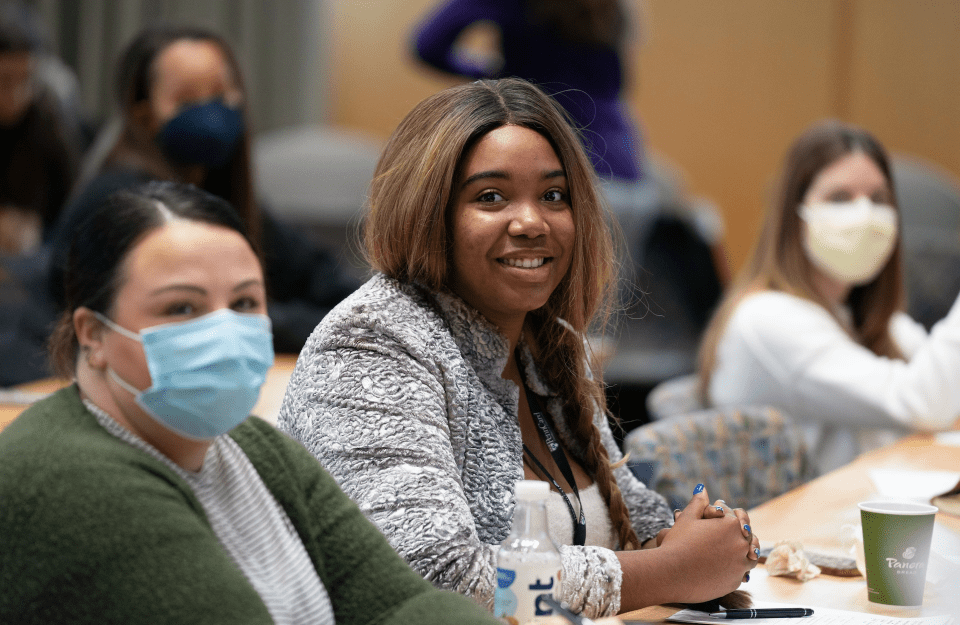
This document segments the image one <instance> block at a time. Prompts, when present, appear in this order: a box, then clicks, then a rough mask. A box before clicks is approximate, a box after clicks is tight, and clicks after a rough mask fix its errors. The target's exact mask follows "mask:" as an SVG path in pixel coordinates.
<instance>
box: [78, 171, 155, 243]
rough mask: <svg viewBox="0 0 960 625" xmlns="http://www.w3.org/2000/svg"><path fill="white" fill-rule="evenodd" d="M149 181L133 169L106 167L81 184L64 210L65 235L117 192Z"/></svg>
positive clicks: (144, 175)
mask: <svg viewBox="0 0 960 625" xmlns="http://www.w3.org/2000/svg"><path fill="white" fill-rule="evenodd" d="M150 180H151V177H150V176H148V175H147V174H145V173H143V172H139V171H136V170H133V169H125V168H119V167H108V168H106V169H103V170H101V171H100V172H99V173H98V174H97V175H96V176H94V177H93V178H91V179H90V180H88V181H87V182H86V183H85V184H83V186H82V187H81V188H80V191H79V193H78V194H77V195H76V196H75V197H74V198H73V199H72V200H71V201H70V203H69V204H67V206H66V208H65V209H64V211H63V216H64V218H65V219H67V227H66V230H67V231H66V232H65V234H66V235H67V236H70V234H72V230H73V228H74V227H75V226H76V225H78V224H79V223H80V222H81V221H82V220H83V219H84V218H85V217H86V216H87V215H89V214H90V213H92V212H93V211H94V210H95V209H96V208H97V207H98V206H100V205H101V204H103V203H104V202H105V201H107V198H109V197H110V196H111V195H113V194H114V193H116V192H117V191H122V190H124V189H132V188H134V187H137V186H139V185H141V184H144V183H146V182H149V181H150Z"/></svg>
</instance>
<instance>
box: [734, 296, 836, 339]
mask: <svg viewBox="0 0 960 625" xmlns="http://www.w3.org/2000/svg"><path fill="white" fill-rule="evenodd" d="M815 328H823V329H829V330H831V331H836V332H840V333H843V328H841V327H840V324H839V323H838V322H837V320H836V319H835V318H834V317H833V316H832V315H831V314H830V313H829V312H828V311H827V310H826V309H825V308H824V307H823V306H821V305H819V304H817V303H816V302H812V301H810V300H808V299H804V298H802V297H798V296H796V295H790V294H789V293H783V292H780V291H760V292H758V293H752V294H749V295H747V296H745V297H744V298H743V299H742V300H741V301H740V303H739V304H737V307H736V308H735V309H734V311H733V314H732V315H731V316H730V322H729V325H728V328H727V332H726V334H727V335H730V334H737V333H741V332H745V331H749V332H751V333H754V334H760V335H765V334H768V333H774V334H778V335H779V334H783V333H784V332H788V331H789V332H797V331H800V330H811V329H815Z"/></svg>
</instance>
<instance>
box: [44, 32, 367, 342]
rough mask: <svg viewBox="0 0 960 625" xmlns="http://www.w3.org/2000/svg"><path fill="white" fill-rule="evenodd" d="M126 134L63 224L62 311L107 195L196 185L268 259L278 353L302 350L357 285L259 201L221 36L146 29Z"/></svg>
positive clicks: (131, 63) (129, 64) (57, 293)
mask: <svg viewBox="0 0 960 625" xmlns="http://www.w3.org/2000/svg"><path fill="white" fill-rule="evenodd" d="M118 69H119V71H118V80H117V96H118V98H119V103H120V107H119V108H120V111H121V118H122V119H121V126H120V132H119V136H118V137H117V138H116V139H115V141H114V142H113V143H112V145H108V146H106V150H104V151H105V153H106V156H105V157H104V158H103V161H102V163H99V165H98V166H95V167H88V168H87V169H88V171H90V170H92V172H93V173H92V174H90V175H89V177H88V178H87V179H86V180H85V181H82V182H81V184H80V185H78V188H79V192H78V193H77V194H76V195H75V196H74V197H73V199H72V201H71V202H70V203H69V204H68V206H67V207H66V209H65V210H64V212H63V214H62V216H61V218H60V219H59V221H58V223H57V224H56V226H55V232H54V235H53V242H54V245H53V258H52V261H51V266H50V279H49V284H50V289H51V294H52V296H53V298H54V300H55V301H56V302H58V303H59V304H60V305H61V306H62V298H63V294H62V288H63V286H62V285H63V278H62V275H63V265H64V261H65V260H66V259H65V256H64V255H65V249H66V245H65V243H66V242H67V241H68V240H69V237H70V236H71V235H72V233H73V231H74V230H75V228H76V225H77V224H78V223H79V222H80V220H81V219H83V218H84V217H85V216H86V215H87V214H89V213H90V211H91V210H93V208H94V207H96V206H97V205H99V204H100V203H101V202H102V201H103V200H104V199H105V198H106V197H107V196H109V195H110V194H111V193H113V192H114V191H117V190H119V189H127V188H131V187H134V186H137V185H139V184H142V183H144V182H147V181H150V180H172V181H177V182H187V183H191V184H194V185H196V186H198V187H200V188H202V189H204V190H206V191H209V192H211V193H213V194H215V195H217V196H219V197H221V198H223V199H225V200H227V201H228V202H230V203H231V204H232V205H233V206H234V207H235V208H236V209H237V211H238V212H239V213H240V215H241V217H242V218H243V220H244V222H245V224H246V226H247V229H248V231H249V232H250V233H251V237H252V240H253V241H254V243H255V245H257V247H258V252H259V253H260V255H261V256H262V258H263V261H264V265H265V268H266V274H267V291H268V294H269V296H270V298H271V299H270V316H271V318H272V321H273V327H274V347H275V349H276V350H277V351H278V352H287V353H296V352H298V351H299V350H300V348H301V347H302V345H303V343H304V341H305V340H306V338H307V336H309V334H310V332H311V331H313V328H314V327H315V326H316V324H317V323H318V322H319V321H320V319H322V318H323V316H324V315H325V314H326V312H327V311H328V310H329V309H330V308H332V307H333V306H334V305H336V304H337V303H338V302H339V301H340V300H341V299H342V298H343V297H345V296H346V295H348V294H349V293H351V292H352V291H353V290H354V288H356V286H357V283H356V282H355V281H354V279H353V278H352V277H350V276H349V275H348V274H347V273H346V272H344V271H343V270H342V269H340V268H339V267H338V264H337V260H336V258H335V257H334V256H333V255H332V254H330V253H328V252H327V251H325V250H322V249H320V248H318V247H317V246H316V245H315V244H314V243H312V242H310V241H308V240H307V239H305V238H303V237H302V236H300V235H299V234H298V233H296V232H294V231H293V230H292V229H290V228H288V227H285V226H284V225H283V224H281V223H279V222H278V221H277V220H275V219H274V218H272V217H271V216H270V215H269V213H268V212H266V211H265V210H264V209H263V207H261V206H259V205H258V204H257V201H256V195H255V192H254V189H253V180H252V172H251V166H250V134H251V131H250V127H249V124H248V121H247V120H248V116H247V115H246V112H245V99H244V93H245V92H244V87H243V82H242V77H241V75H240V71H239V66H238V65H237V62H236V59H235V58H234V56H233V54H232V52H231V50H230V47H229V45H228V44H227V43H226V41H225V40H223V39H222V38H221V37H220V36H218V35H216V34H214V33H212V32H210V31H208V30H205V29H202V28H196V27H185V26H157V27H148V28H147V29H145V30H144V31H142V32H141V33H140V34H139V35H138V36H137V37H136V38H135V39H134V40H133V42H132V43H131V44H130V45H129V46H128V47H127V49H126V51H125V52H124V53H123V54H122V56H121V58H120V63H119V68H118Z"/></svg>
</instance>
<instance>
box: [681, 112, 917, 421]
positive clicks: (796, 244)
mask: <svg viewBox="0 0 960 625" xmlns="http://www.w3.org/2000/svg"><path fill="white" fill-rule="evenodd" d="M854 152H860V153H863V154H865V155H866V156H867V157H869V158H870V159H871V160H872V161H873V162H874V163H875V164H876V165H877V167H879V168H880V171H881V172H883V175H884V177H885V178H886V180H887V186H888V187H889V189H890V195H891V200H890V203H891V204H893V205H894V208H897V207H896V195H895V193H894V188H893V177H892V175H891V170H890V160H889V158H888V156H887V153H886V151H885V150H884V148H883V146H882V145H881V144H880V142H879V141H877V139H876V138H875V137H874V136H873V135H871V134H870V133H869V132H867V131H866V130H864V129H862V128H858V127H857V126H853V125H850V124H845V123H843V122H839V121H836V120H826V121H823V122H820V123H817V124H814V125H813V126H811V127H810V128H808V129H807V130H806V131H805V132H804V133H803V134H802V135H800V137H798V138H797V139H796V141H795V142H794V143H793V145H792V146H791V148H790V150H789V151H788V152H787V156H786V159H785V161H784V165H783V171H782V173H781V176H780V180H779V184H778V188H777V195H776V199H775V202H774V203H773V204H771V205H770V208H769V209H768V210H767V213H766V217H765V219H764V223H763V228H762V230H761V232H760V236H759V238H758V239H757V241H756V243H755V245H754V248H753V251H752V253H751V255H750V258H749V259H748V261H747V263H746V265H745V266H744V268H743V269H742V270H741V272H740V274H739V275H738V276H737V278H736V280H735V281H734V282H733V284H732V285H731V287H730V289H729V290H728V292H727V295H726V296H725V297H724V299H723V301H722V302H721V303H720V306H719V307H718V309H717V311H716V313H715V314H714V316H713V318H712V319H711V321H710V323H709V325H708V326H707V329H706V331H705V333H704V338H703V342H702V343H701V347H700V357H699V375H700V391H701V394H702V396H703V399H704V400H705V401H707V402H709V386H710V377H711V375H712V373H713V370H714V368H715V367H716V364H717V362H716V359H717V347H718V345H719V343H720V339H721V338H722V337H723V333H724V331H725V330H726V327H727V323H728V322H729V320H730V317H731V316H732V315H733V312H734V310H736V308H737V305H738V304H739V303H740V301H741V300H742V299H743V298H744V297H746V296H747V295H749V294H751V293H755V292H757V291H764V290H771V291H782V292H784V293H789V294H791V295H795V296H797V297H802V298H804V299H808V300H810V301H813V302H816V303H817V304H820V305H821V306H823V307H824V308H825V309H826V310H827V311H828V312H830V314H831V315H833V316H834V317H836V316H837V315H836V311H835V310H833V307H832V306H830V304H829V303H828V302H827V301H826V300H825V299H824V298H823V296H821V295H820V294H819V292H818V291H817V289H816V287H815V286H814V283H813V271H812V268H813V266H812V264H811V263H810V261H809V260H808V259H807V256H806V253H805V252H804V250H803V245H802V241H801V234H802V226H801V220H800V216H799V213H798V210H797V209H798V208H799V207H800V205H801V204H802V203H803V198H804V196H805V195H806V193H807V190H808V189H809V188H810V185H811V184H812V183H813V181H814V179H815V178H816V177H817V175H818V174H819V173H820V172H821V171H823V170H824V169H826V168H827V167H829V166H830V165H832V164H833V163H835V162H836V161H838V160H839V159H841V158H843V157H844V156H847V155H849V154H851V153H854ZM897 213H898V215H899V209H898V210H897ZM901 272H902V260H901V251H900V246H899V245H897V247H896V248H895V250H894V252H893V255H892V256H891V257H890V260H889V261H888V262H887V264H886V266H885V267H884V268H883V270H882V271H881V272H880V274H879V275H878V276H877V277H876V278H874V279H873V280H872V281H871V282H869V283H868V284H865V285H862V286H858V287H854V288H853V289H852V290H851V292H850V295H849V296H848V298H847V304H849V306H850V309H851V312H852V317H853V324H852V328H848V332H849V333H850V336H851V338H852V339H853V340H854V341H856V342H857V343H859V344H861V345H863V346H864V347H866V348H868V349H869V350H870V351H872V352H873V353H875V354H877V355H878V356H887V357H890V358H903V354H902V353H901V352H900V349H899V348H898V347H897V344H896V343H895V342H894V340H893V338H892V337H891V336H890V331H889V327H890V317H891V316H893V314H894V313H895V312H896V311H898V310H901V309H902V308H903V301H904V295H903V286H902V277H901ZM837 320H838V321H839V322H841V325H842V326H843V327H845V328H846V327H847V325H846V323H843V322H842V321H841V320H840V319H839V318H837Z"/></svg>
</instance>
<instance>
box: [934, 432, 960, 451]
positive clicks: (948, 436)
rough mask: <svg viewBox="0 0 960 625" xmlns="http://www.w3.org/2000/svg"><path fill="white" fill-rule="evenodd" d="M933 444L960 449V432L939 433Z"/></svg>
mask: <svg viewBox="0 0 960 625" xmlns="http://www.w3.org/2000/svg"><path fill="white" fill-rule="evenodd" d="M933 442H934V443H935V444H937V445H943V446H945V447H960V431H956V430H954V431H951V432H938V433H937V435H936V436H934V437H933Z"/></svg>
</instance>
